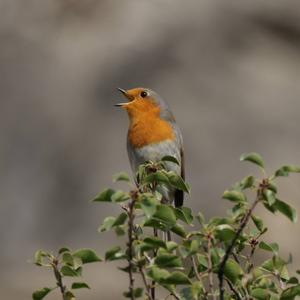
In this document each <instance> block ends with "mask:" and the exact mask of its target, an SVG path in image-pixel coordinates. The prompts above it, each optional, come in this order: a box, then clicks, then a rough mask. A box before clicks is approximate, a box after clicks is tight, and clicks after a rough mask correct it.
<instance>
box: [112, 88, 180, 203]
mask: <svg viewBox="0 0 300 300" xmlns="http://www.w3.org/2000/svg"><path fill="white" fill-rule="evenodd" d="M118 90H119V91H120V92H121V93H122V94H123V95H124V96H125V97H126V98H127V100H128V102H126V103H119V104H116V106H121V107H123V108H124V109H125V110H126V111H127V113H128V116H129V121H130V123H129V129H128V134H127V151H128V157H129V161H130V165H131V168H132V170H133V172H134V173H136V171H137V169H138V167H139V165H141V164H143V163H144V162H146V161H152V162H157V161H159V160H161V159H162V158H163V157H164V156H167V155H169V156H173V157H175V158H176V159H177V160H178V162H179V165H177V164H175V163H173V162H167V164H166V169H167V170H168V171H174V172H176V174H178V175H180V176H181V177H182V178H183V179H184V156H183V142H182V135H181V132H180V129H179V127H178V125H177V124H176V121H175V118H174V116H173V114H172V112H171V110H170V108H169V106H168V104H167V103H166V102H165V101H164V100H163V99H162V98H161V97H160V96H159V95H158V94H157V93H155V92H154V91H152V90H150V89H148V88H134V89H131V90H123V89H120V88H119V89H118ZM160 192H161V193H162V196H163V201H164V202H167V203H172V202H173V201H174V204H175V206H176V207H180V206H182V205H183V198H184V195H183V191H181V190H178V189H175V188H174V189H166V188H165V189H163V190H161V191H160Z"/></svg>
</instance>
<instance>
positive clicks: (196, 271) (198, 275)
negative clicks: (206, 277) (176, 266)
mask: <svg viewBox="0 0 300 300" xmlns="http://www.w3.org/2000/svg"><path fill="white" fill-rule="evenodd" d="M192 264H193V269H194V273H195V275H196V277H197V279H198V280H199V281H201V275H200V273H199V272H198V266H197V263H196V260H195V257H194V255H192Z"/></svg>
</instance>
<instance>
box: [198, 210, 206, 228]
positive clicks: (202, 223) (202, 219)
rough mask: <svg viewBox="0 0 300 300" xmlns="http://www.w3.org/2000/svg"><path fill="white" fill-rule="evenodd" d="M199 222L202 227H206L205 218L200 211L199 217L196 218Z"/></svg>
mask: <svg viewBox="0 0 300 300" xmlns="http://www.w3.org/2000/svg"><path fill="white" fill-rule="evenodd" d="M196 219H197V221H198V222H199V224H200V225H202V226H203V225H204V223H205V218H204V215H203V214H202V212H200V211H199V213H198V215H197V216H196Z"/></svg>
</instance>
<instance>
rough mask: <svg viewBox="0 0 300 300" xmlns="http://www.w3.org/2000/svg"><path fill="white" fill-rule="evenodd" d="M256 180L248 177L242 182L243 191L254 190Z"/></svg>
mask: <svg viewBox="0 0 300 300" xmlns="http://www.w3.org/2000/svg"><path fill="white" fill-rule="evenodd" d="M254 182H255V178H254V177H253V176H247V177H245V178H244V179H243V180H242V181H241V182H240V188H241V189H242V190H245V189H248V188H252V187H253V186H254Z"/></svg>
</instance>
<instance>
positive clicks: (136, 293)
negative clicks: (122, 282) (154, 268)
mask: <svg viewBox="0 0 300 300" xmlns="http://www.w3.org/2000/svg"><path fill="white" fill-rule="evenodd" d="M123 295H124V297H126V298H131V299H133V298H134V299H135V298H140V297H142V296H143V289H142V288H136V289H134V290H133V295H131V292H130V291H129V292H124V293H123ZM132 296H133V297H132Z"/></svg>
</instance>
